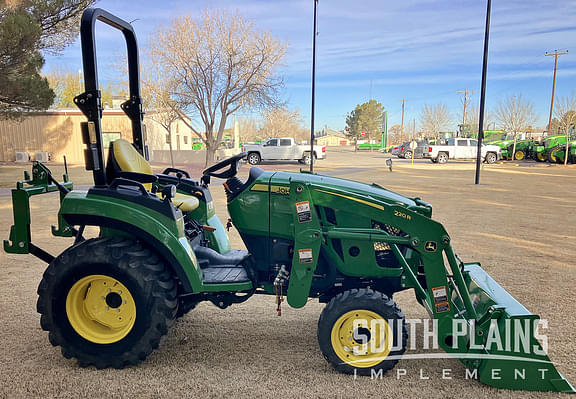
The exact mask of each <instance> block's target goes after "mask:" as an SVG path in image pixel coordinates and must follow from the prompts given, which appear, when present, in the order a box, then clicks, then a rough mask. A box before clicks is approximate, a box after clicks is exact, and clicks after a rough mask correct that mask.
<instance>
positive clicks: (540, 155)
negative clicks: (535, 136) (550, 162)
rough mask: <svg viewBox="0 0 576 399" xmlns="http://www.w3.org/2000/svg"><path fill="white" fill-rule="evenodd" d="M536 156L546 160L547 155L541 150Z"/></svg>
mask: <svg viewBox="0 0 576 399" xmlns="http://www.w3.org/2000/svg"><path fill="white" fill-rule="evenodd" d="M536 156H537V157H538V159H539V160H541V161H545V160H546V157H545V156H544V154H542V153H541V152H539V153H537V154H536Z"/></svg>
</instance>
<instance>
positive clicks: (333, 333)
mask: <svg viewBox="0 0 576 399" xmlns="http://www.w3.org/2000/svg"><path fill="white" fill-rule="evenodd" d="M362 320H365V322H366V324H365V325H364V326H362V325H361V324H358V323H359V322H362ZM407 340H408V329H407V326H406V323H405V320H404V314H403V313H402V311H401V310H400V308H399V307H398V305H396V303H395V302H394V301H393V300H391V299H389V298H388V297H387V296H386V295H384V294H383V293H381V292H378V291H373V290H371V289H366V288H361V289H351V290H348V291H344V292H342V293H340V294H338V295H336V296H335V297H334V298H332V300H331V301H330V302H329V303H328V305H326V307H325V308H324V310H323V311H322V314H321V315H320V319H319V320H318V343H319V344H320V350H321V351H322V354H323V355H324V357H325V358H326V360H328V362H329V363H330V364H332V366H333V367H334V368H335V369H336V370H337V371H339V372H342V373H346V374H353V373H354V372H356V374H359V375H371V373H372V370H374V371H377V372H378V371H379V370H382V371H383V372H386V371H388V370H391V369H393V368H394V366H395V365H396V363H398V360H399V356H400V355H402V354H403V353H404V351H405V350H406V342H407ZM360 341H361V342H360ZM362 344H365V346H364V348H362Z"/></svg>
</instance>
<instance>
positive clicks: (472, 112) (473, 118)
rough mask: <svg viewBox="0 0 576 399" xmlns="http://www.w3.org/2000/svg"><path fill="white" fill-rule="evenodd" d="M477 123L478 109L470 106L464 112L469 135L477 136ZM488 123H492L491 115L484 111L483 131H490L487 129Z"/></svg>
mask: <svg viewBox="0 0 576 399" xmlns="http://www.w3.org/2000/svg"><path fill="white" fill-rule="evenodd" d="M479 122H480V109H479V108H478V106H477V105H474V104H472V105H470V106H469V107H468V110H467V111H466V124H468V125H470V127H471V133H472V134H473V135H476V136H478V127H479ZM490 123H492V115H491V114H490V112H487V111H486V110H485V111H484V130H490V129H488V126H490Z"/></svg>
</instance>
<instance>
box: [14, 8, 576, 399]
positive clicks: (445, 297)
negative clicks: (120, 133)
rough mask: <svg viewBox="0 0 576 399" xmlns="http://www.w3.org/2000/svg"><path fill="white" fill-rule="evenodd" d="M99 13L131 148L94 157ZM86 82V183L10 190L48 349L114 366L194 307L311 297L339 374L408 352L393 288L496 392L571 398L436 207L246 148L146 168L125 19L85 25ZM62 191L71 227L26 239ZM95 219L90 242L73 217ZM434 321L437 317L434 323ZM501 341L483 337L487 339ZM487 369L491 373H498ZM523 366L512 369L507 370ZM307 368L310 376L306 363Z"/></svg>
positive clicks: (46, 173)
mask: <svg viewBox="0 0 576 399" xmlns="http://www.w3.org/2000/svg"><path fill="white" fill-rule="evenodd" d="M96 20H100V21H102V22H104V23H106V24H108V25H110V26H112V27H114V28H117V29H119V30H121V31H122V33H123V34H124V37H125V39H126V43H127V50H128V69H129V83H130V85H129V87H130V97H129V99H128V100H127V101H126V102H125V103H123V104H122V109H123V110H124V112H125V113H126V115H127V116H128V117H129V118H130V120H131V122H132V142H129V141H127V140H124V139H119V140H116V141H114V142H113V143H112V144H111V148H110V150H109V153H108V159H107V160H106V161H105V160H104V149H103V142H102V131H101V115H102V113H101V110H102V104H101V102H100V92H99V90H98V80H97V69H96V53H95V42H94V28H95V23H96ZM81 39H82V40H81V43H82V52H83V63H84V78H85V79H84V82H85V92H84V93H82V94H80V95H78V96H77V97H76V98H75V103H76V104H77V106H78V107H79V108H80V110H81V111H82V112H83V113H84V115H85V116H86V117H87V119H88V121H87V122H83V123H82V126H81V127H82V129H81V130H82V136H83V137H82V138H83V142H84V144H85V145H86V150H85V159H86V168H87V169H88V170H91V171H92V173H93V177H94V185H93V186H92V187H91V188H90V189H89V190H87V191H81V190H75V189H73V185H72V183H71V182H70V181H69V180H68V177H67V175H65V176H64V182H62V183H60V182H58V181H57V180H56V179H55V178H54V177H53V176H52V174H51V173H50V170H49V169H48V168H46V167H45V166H44V165H42V164H41V163H39V162H35V163H34V164H33V170H32V177H30V176H29V175H28V174H25V178H26V179H25V181H22V182H18V184H17V187H16V188H15V189H14V190H13V191H12V203H13V212H14V225H13V226H12V228H11V231H10V240H6V241H5V242H4V249H5V251H6V252H9V253H19V254H27V253H30V254H33V255H35V256H37V257H39V258H40V259H42V260H44V261H45V262H47V263H49V266H48V268H47V269H46V271H45V272H44V275H43V278H42V281H41V282H40V285H39V287H38V295H39V298H38V304H37V310H38V312H39V313H40V314H41V320H40V323H41V326H42V328H43V329H44V330H46V331H48V332H49V339H50V342H51V343H52V345H54V346H60V347H61V350H62V354H63V356H64V357H66V358H76V359H77V361H78V364H79V365H80V366H82V367H86V366H91V365H93V366H95V367H97V368H107V367H115V368H123V367H125V366H130V365H136V364H138V363H140V362H141V361H143V360H144V359H145V358H146V357H147V356H148V355H149V354H150V353H151V352H152V351H153V350H155V349H156V348H158V346H159V344H160V341H161V338H162V337H163V336H164V335H165V334H167V332H168V329H169V328H170V326H171V325H172V324H173V323H174V322H176V320H177V318H178V317H181V316H183V315H185V314H186V313H187V312H189V311H190V310H192V309H193V308H194V307H195V306H196V305H197V304H198V303H199V302H202V301H208V302H211V303H213V304H214V305H215V306H217V307H218V308H222V309H223V308H226V307H228V306H231V305H234V304H237V303H241V302H245V301H246V300H248V299H249V298H250V297H251V296H253V295H255V294H259V295H268V296H270V300H271V301H274V298H275V302H276V306H277V311H278V313H279V314H280V312H281V304H282V302H283V298H284V296H285V297H286V300H287V303H288V304H289V305H290V306H291V307H293V308H301V307H303V306H305V305H306V304H307V302H308V301H309V299H310V298H314V299H317V300H319V301H320V302H322V303H326V304H327V305H326V306H325V307H324V310H323V311H322V314H321V315H320V318H319V321H318V334H317V335H318V342H319V346H320V350H321V352H322V354H323V355H324V357H325V358H326V359H327V360H328V361H329V362H330V363H331V364H332V365H333V367H334V368H335V369H336V370H338V371H341V372H344V373H357V374H360V375H371V374H372V373H373V372H377V373H382V372H385V371H387V370H390V369H392V368H393V367H394V366H395V364H396V363H397V362H398V360H399V359H400V358H401V356H402V354H403V352H404V351H405V349H406V345H407V339H408V329H407V323H406V321H405V318H404V314H403V312H402V311H401V310H400V308H399V307H398V305H397V304H396V303H395V302H394V300H393V296H394V294H395V293H397V292H399V291H403V290H408V289H410V290H414V293H415V295H416V298H417V300H418V302H419V303H420V304H422V306H423V307H424V308H425V309H426V310H427V311H428V313H429V315H430V317H431V318H433V319H434V320H435V323H434V324H435V325H437V328H436V330H437V333H436V335H435V339H436V340H437V344H438V345H439V347H440V348H442V349H443V350H444V351H446V352H447V353H448V354H449V355H450V356H453V357H456V358H459V359H460V360H461V361H462V362H463V363H464V365H465V366H466V367H468V368H470V369H472V370H476V372H477V377H478V379H479V380H480V381H482V382H484V383H486V384H489V385H492V386H495V387H501V388H509V389H519V390H535V391H561V392H575V390H574V388H573V387H572V385H571V384H570V383H569V382H568V381H567V380H566V379H565V378H564V377H563V376H562V375H561V374H560V373H559V372H558V371H557V370H556V368H555V366H554V365H553V363H552V362H551V361H550V359H549V358H548V356H547V354H546V353H545V352H544V351H543V349H542V347H541V345H540V343H539V342H538V340H537V338H536V337H537V321H538V319H539V316H538V315H534V314H532V313H530V312H529V311H528V310H527V309H526V308H524V307H523V306H522V305H521V304H520V303H519V302H518V301H517V300H516V299H514V298H513V297H512V296H511V295H510V294H509V293H508V292H506V291H505V290H504V289H503V288H502V287H501V286H500V285H499V284H497V283H496V282H495V281H494V280H493V279H492V278H491V277H490V276H489V275H488V274H487V273H486V272H485V271H484V270H483V269H482V268H481V267H480V264H479V263H464V262H463V261H462V260H461V259H460V258H459V257H458V256H457V255H456V254H455V252H454V249H453V248H452V245H451V239H450V236H449V234H448V233H447V232H446V230H445V229H444V227H443V226H442V225H441V224H440V223H439V222H437V221H435V220H433V219H432V206H431V205H430V204H428V203H426V202H424V201H422V200H421V199H420V198H409V197H405V196H403V195H400V194H397V193H394V192H392V191H390V190H387V189H386V188H384V187H381V186H379V185H377V184H364V183H359V182H354V181H350V180H344V179H338V178H332V177H327V176H321V175H317V174H311V173H307V172H300V173H288V172H274V171H263V170H261V169H259V168H257V167H252V168H251V169H250V172H249V175H248V176H247V178H246V179H245V180H241V179H240V178H239V177H238V176H237V173H238V167H239V162H240V160H241V159H242V158H243V157H244V156H245V155H246V154H244V153H242V154H238V155H236V156H233V157H231V158H229V159H226V160H224V161H221V162H219V163H217V164H215V165H213V166H212V167H210V168H208V169H206V170H205V171H204V172H203V174H202V176H201V178H200V179H199V180H194V179H192V178H191V177H190V176H189V174H188V173H187V172H186V171H183V170H178V169H172V168H169V169H167V170H165V171H164V173H161V174H154V173H153V172H152V168H151V167H150V164H149V163H148V161H147V160H146V158H147V157H146V145H145V139H146V138H145V135H144V134H143V129H142V119H143V112H142V107H141V104H142V102H141V98H140V86H139V85H140V83H139V68H138V50H137V45H136V36H135V34H134V31H133V29H132V26H131V25H130V24H129V23H127V22H125V21H124V20H122V19H119V18H117V17H115V16H113V15H111V14H109V13H107V12H106V11H103V10H101V9H88V10H86V11H85V12H84V14H83V16H82V21H81ZM212 179H223V180H224V181H225V183H224V184H223V187H224V190H225V193H226V197H227V203H228V212H229V214H230V218H231V223H230V225H229V227H230V226H231V225H233V226H235V228H236V229H237V230H238V232H239V233H240V236H241V237H242V240H243V241H244V244H245V246H246V248H247V250H242V249H236V250H235V249H232V248H231V246H230V242H229V240H228V237H227V234H226V228H225V227H224V226H223V224H222V223H221V221H220V220H219V219H218V217H217V216H216V215H215V210H214V201H213V200H212V195H211V192H210V185H211V182H212ZM55 191H58V192H59V193H60V210H59V213H58V226H55V227H53V228H52V233H53V235H55V236H63V237H73V238H74V240H73V242H72V243H71V244H72V245H71V246H70V247H69V248H67V249H66V250H64V252H62V253H61V254H59V255H57V256H53V255H51V254H49V253H48V252H47V251H44V250H43V249H41V248H39V247H38V246H37V245H34V244H33V243H32V238H31V233H30V205H29V199H30V197H31V196H33V195H38V194H43V193H47V192H55ZM86 226H95V227H96V228H97V230H98V235H97V236H96V237H92V238H90V237H86V232H85V227H86ZM436 323H437V324H436ZM495 339H497V340H500V342H506V343H508V344H510V345H506V346H505V347H504V346H502V345H496V346H494V345H491V340H495ZM494 370H497V372H496V373H495V372H494ZM516 370H520V372H521V373H523V374H524V378H523V379H519V378H517V371H516ZM311 372H313V370H311Z"/></svg>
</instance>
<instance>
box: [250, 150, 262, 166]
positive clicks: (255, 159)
mask: <svg viewBox="0 0 576 399" xmlns="http://www.w3.org/2000/svg"><path fill="white" fill-rule="evenodd" d="M247 159H248V163H249V164H250V165H258V164H259V163H260V162H261V161H262V158H261V157H260V154H258V153H257V152H251V153H250V154H248V158H247Z"/></svg>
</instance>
